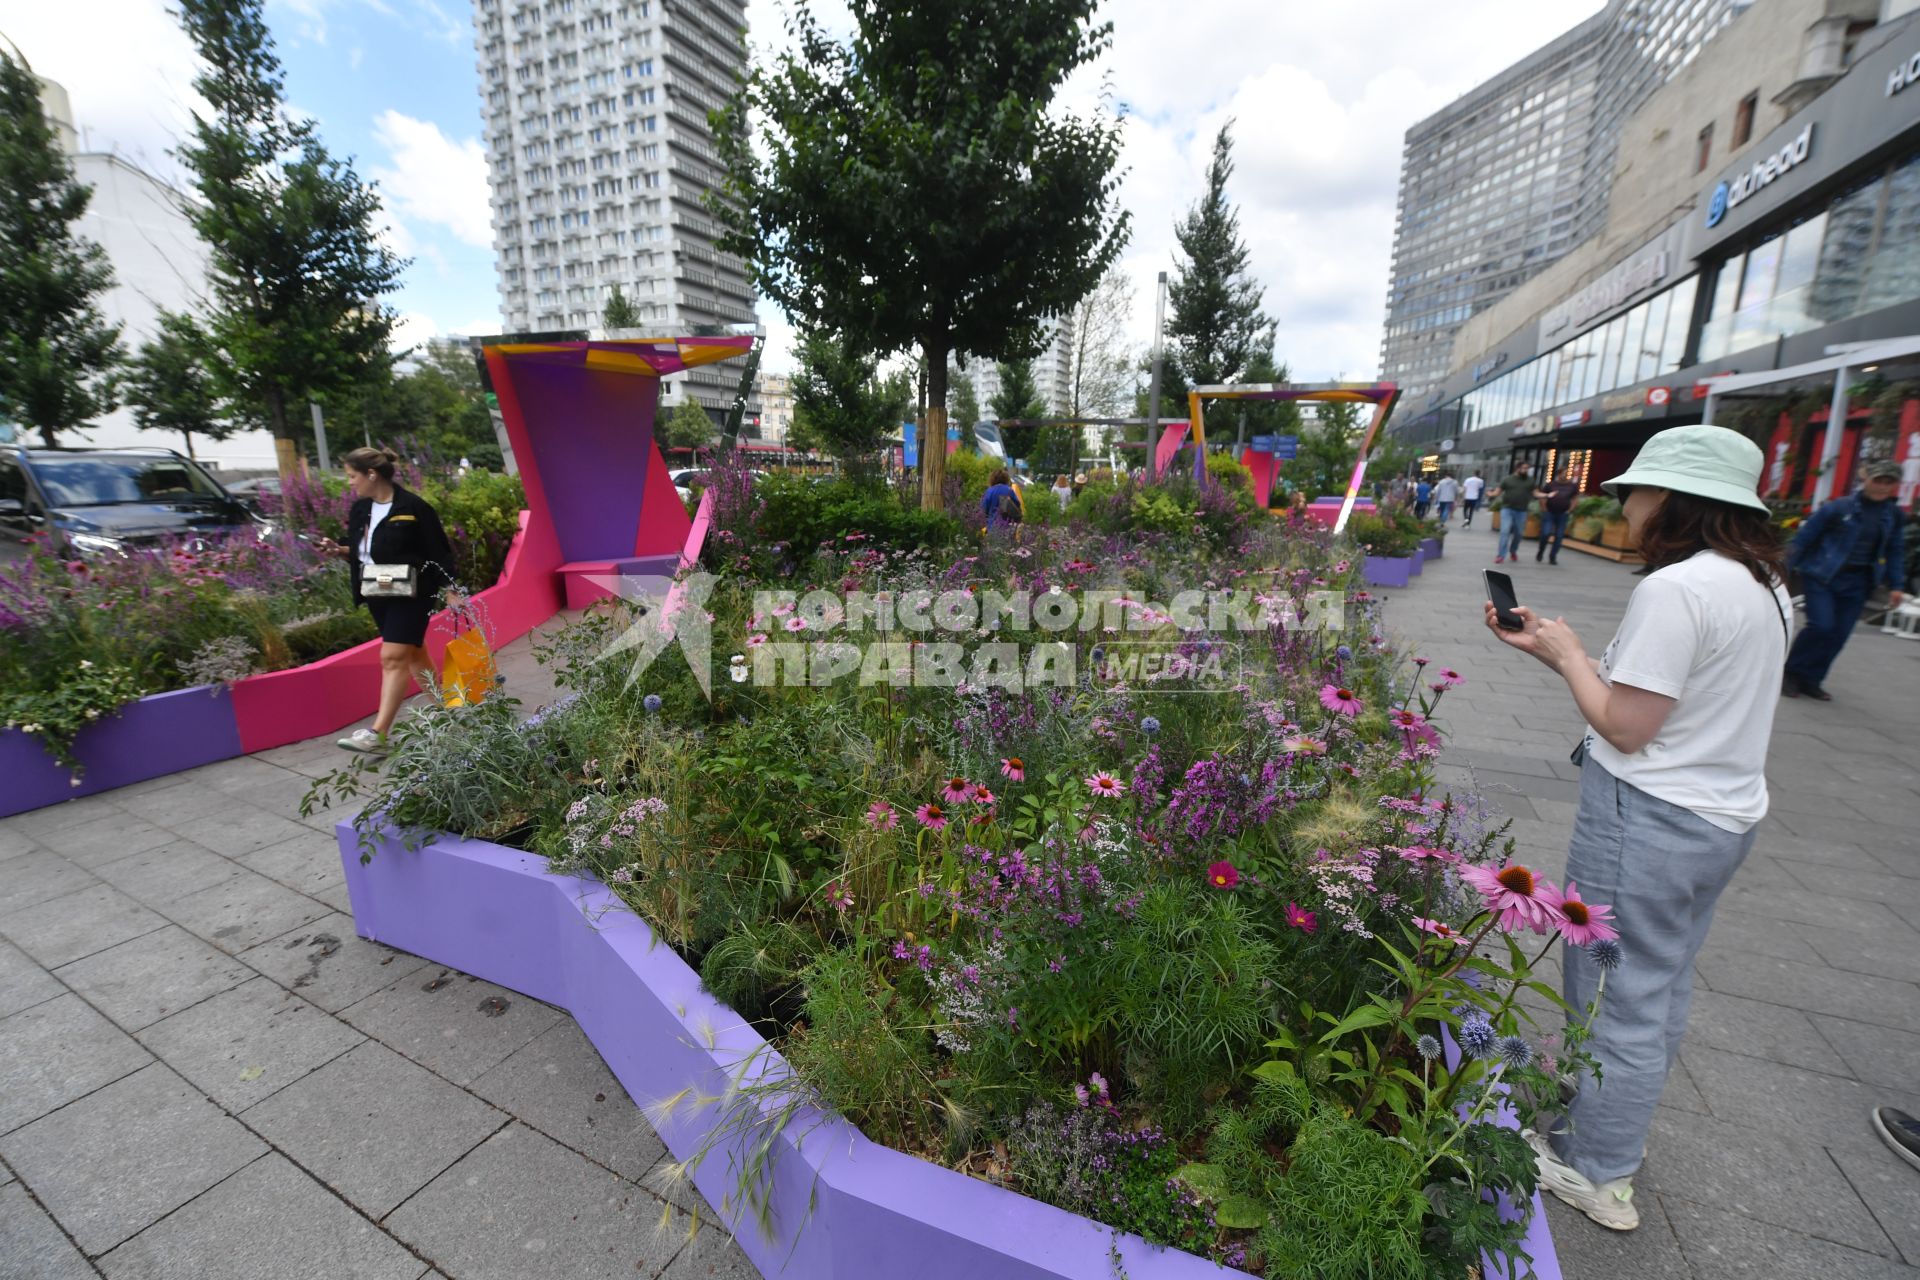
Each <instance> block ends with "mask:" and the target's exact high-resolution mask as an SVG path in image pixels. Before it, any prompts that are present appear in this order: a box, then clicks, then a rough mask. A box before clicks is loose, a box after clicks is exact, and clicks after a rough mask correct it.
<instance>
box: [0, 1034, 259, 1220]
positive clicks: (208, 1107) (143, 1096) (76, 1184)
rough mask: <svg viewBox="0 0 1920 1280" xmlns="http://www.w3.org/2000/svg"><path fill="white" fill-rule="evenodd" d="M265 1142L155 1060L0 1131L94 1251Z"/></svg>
mask: <svg viewBox="0 0 1920 1280" xmlns="http://www.w3.org/2000/svg"><path fill="white" fill-rule="evenodd" d="M266 1150H267V1146H266V1144H265V1143H263V1142H261V1141H260V1139H258V1138H256V1137H254V1136H253V1135H252V1134H250V1133H248V1132H247V1131H246V1129H245V1128H243V1127H242V1126H241V1125H240V1123H239V1122H238V1121H236V1120H234V1119H233V1118H232V1117H231V1116H227V1115H223V1114H221V1112H220V1110H219V1109H218V1108H217V1107H215V1106H214V1105H213V1104H212V1103H210V1102H208V1101H207V1100H206V1099H204V1098H202V1097H201V1096H200V1095H199V1093H197V1092H196V1091H195V1090H194V1089H193V1088H192V1087H191V1086H190V1085H188V1084H187V1083H186V1081H184V1080H182V1079H181V1078H180V1077H179V1076H176V1075H174V1074H173V1073H172V1072H171V1071H169V1070H167V1069H166V1067H165V1066H163V1065H162V1064H160V1063H157V1062H156V1063H154V1064H153V1065H151V1066H148V1067H144V1068H142V1069H141V1070H139V1071H136V1072H135V1073H134V1074H132V1075H130V1076H128V1077H127V1078H126V1079H124V1080H121V1081H118V1082H117V1083H114V1084H110V1085H108V1086H107V1087H106V1088H104V1089H101V1090H100V1091H98V1092H97V1093H93V1094H90V1095H88V1096H87V1097H85V1098H82V1099H80V1101H78V1102H76V1103H74V1104H73V1105H72V1106H69V1107H63V1108H61V1109H60V1110H59V1111H56V1112H54V1113H53V1114H52V1115H50V1116H46V1117H44V1118H42V1119H40V1120H36V1121H34V1122H33V1123H32V1124H30V1125H28V1126H26V1127H25V1128H24V1129H16V1130H14V1131H13V1132H12V1133H10V1134H8V1135H6V1137H5V1138H0V1154H4V1155H5V1156H6V1158H7V1163H9V1164H11V1165H12V1166H13V1167H14V1168H15V1169H17V1170H19V1172H20V1178H21V1181H23V1182H25V1183H26V1184H27V1185H28V1186H30V1187H32V1188H33V1191H34V1194H35V1195H37V1196H39V1197H40V1201H41V1203H42V1204H44V1205H46V1206H47V1209H48V1211H49V1212H50V1213H52V1214H53V1216H54V1217H55V1218H56V1219H58V1220H59V1222H60V1225H61V1226H63V1227H65V1228H66V1229H67V1230H68V1231H70V1232H72V1233H73V1238H74V1240H75V1241H77V1242H78V1243H79V1245H80V1248H81V1249H82V1250H84V1251H85V1252H86V1253H88V1254H89V1255H94V1254H100V1253H104V1252H106V1251H107V1250H108V1249H111V1248H113V1247H114V1246H115V1245H117V1244H119V1243H120V1242H121V1241H122V1240H125V1239H127V1238H128V1237H129V1236H132V1235H135V1234H137V1233H138V1232H140V1231H141V1230H143V1229H144V1228H146V1227H147V1226H148V1225H150V1224H152V1223H154V1222H157V1221H158V1220H159V1219H161V1218H163V1217H165V1216H166V1215H167V1214H169V1213H171V1212H173V1211H174V1210H175V1209H178V1208H179V1207H180V1206H181V1205H183V1204H185V1203H186V1202H187V1201H189V1200H191V1199H193V1198H194V1197H195V1196H197V1195H199V1194H200V1193H201V1192H202V1191H205V1190H206V1189H207V1188H208V1187H211V1186H213V1185H214V1184H215V1183H217V1182H219V1181H221V1180H222V1179H223V1178H225V1177H226V1176H227V1175H228V1174H230V1173H232V1172H233V1171H234V1170H236V1169H238V1168H240V1167H241V1166H243V1165H245V1164H248V1163H250V1162H251V1161H253V1160H256V1159H258V1158H259V1157H260V1156H261V1155H263V1154H265V1152H266Z"/></svg>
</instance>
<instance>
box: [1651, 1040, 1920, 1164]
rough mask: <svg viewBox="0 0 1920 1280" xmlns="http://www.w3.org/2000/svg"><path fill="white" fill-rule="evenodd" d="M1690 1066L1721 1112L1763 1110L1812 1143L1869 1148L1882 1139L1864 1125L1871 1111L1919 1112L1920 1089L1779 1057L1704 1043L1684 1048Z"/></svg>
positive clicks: (1787, 1133) (1776, 1125)
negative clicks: (1885, 1107) (1892, 1108)
mask: <svg viewBox="0 0 1920 1280" xmlns="http://www.w3.org/2000/svg"><path fill="white" fill-rule="evenodd" d="M1680 1056H1681V1057H1682V1058H1683V1059H1684V1060H1685V1061H1686V1064H1687V1071H1688V1073H1689V1074H1690V1075H1692V1076H1693V1080H1694V1083H1695V1084H1696V1085H1698V1086H1699V1087H1700V1094H1701V1096H1702V1097H1704V1098H1705V1099H1706V1100H1707V1106H1709V1107H1711V1108H1712V1109H1713V1113H1714V1114H1715V1115H1717V1116H1728V1117H1737V1116H1743V1115H1753V1114H1756V1113H1758V1114H1762V1115H1765V1116H1767V1117H1768V1119H1767V1125H1768V1127H1769V1128H1770V1129H1771V1130H1773V1131H1774V1132H1775V1133H1777V1134H1779V1135H1780V1136H1782V1137H1785V1138H1791V1139H1797V1140H1799V1141H1801V1142H1803V1143H1805V1144H1806V1145H1808V1146H1810V1147H1811V1146H1826V1147H1832V1148H1840V1147H1856V1148H1858V1147H1866V1146H1875V1145H1878V1144H1879V1142H1880V1139H1879V1137H1878V1136H1877V1135H1875V1134H1874V1133H1873V1131H1872V1130H1871V1129H1869V1128H1868V1127H1867V1125H1866V1121H1865V1117H1866V1114H1867V1112H1868V1111H1869V1110H1871V1109H1872V1108H1873V1107H1874V1106H1875V1105H1877V1104H1880V1103H1888V1104H1891V1105H1893V1106H1896V1107H1899V1108H1901V1109H1902V1110H1904V1111H1907V1112H1909V1113H1912V1114H1920V1092H1916V1091H1913V1090H1911V1089H1908V1090H1900V1089H1890V1088H1887V1087H1885V1086H1881V1085H1865V1084H1862V1083H1860V1082H1859V1081H1858V1080H1854V1079H1852V1078H1851V1077H1848V1076H1832V1075H1827V1074H1824V1073H1821V1072H1816V1071H1807V1070H1804V1069H1802V1068H1800V1067H1789V1066H1785V1065H1782V1064H1781V1063H1778V1062H1767V1061H1764V1060H1762V1059H1759V1058H1749V1057H1745V1056H1743V1055H1741V1054H1737V1053H1725V1052H1722V1051H1721V1050H1719V1049H1709V1048H1706V1047H1705V1046H1703V1045H1692V1044H1689V1045H1686V1046H1684V1047H1683V1048H1682V1049H1681V1050H1680Z"/></svg>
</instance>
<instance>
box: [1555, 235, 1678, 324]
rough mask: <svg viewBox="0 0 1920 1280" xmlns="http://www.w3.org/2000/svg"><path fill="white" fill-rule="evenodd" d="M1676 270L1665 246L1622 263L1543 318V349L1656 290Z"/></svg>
mask: <svg viewBox="0 0 1920 1280" xmlns="http://www.w3.org/2000/svg"><path fill="white" fill-rule="evenodd" d="M1672 266H1673V257H1672V254H1671V253H1670V252H1669V251H1668V248H1667V246H1665V245H1664V244H1663V245H1662V246H1661V247H1659V248H1657V249H1653V250H1651V251H1650V252H1648V253H1644V254H1642V255H1641V256H1639V257H1638V258H1630V259H1628V260H1627V261H1626V262H1623V263H1621V264H1620V265H1619V266H1617V267H1615V268H1614V269H1613V270H1611V271H1609V272H1607V273H1606V274H1605V275H1603V276H1601V277H1600V278H1599V279H1598V280H1595V281H1594V282H1593V283H1592V284H1590V285H1588V286H1587V287H1586V288H1584V289H1582V290H1581V291H1580V292H1578V293H1576V294H1574V295H1573V296H1572V297H1571V298H1568V299H1567V300H1566V301H1565V302H1563V303H1561V304H1560V305H1559V306H1557V307H1555V308H1553V310H1551V311H1548V312H1546V313H1545V314H1543V315H1542V316H1541V317H1540V340H1541V343H1542V345H1543V346H1544V345H1545V344H1547V343H1549V342H1551V341H1552V340H1553V339H1555V338H1558V337H1559V336H1560V335H1561V333H1563V332H1566V331H1568V330H1571V329H1577V328H1579V327H1580V326H1582V325H1584V324H1586V323H1587V321H1589V320H1592V319H1593V318H1594V317H1596V316H1599V315H1604V314H1605V313H1606V312H1608V311H1611V310H1613V309H1614V308H1615V307H1618V306H1619V305H1620V304H1621V303H1623V302H1625V301H1626V300H1627V299H1628V298H1631V297H1632V296H1633V295H1635V294H1636V293H1640V292H1642V291H1643V290H1646V289H1650V288H1652V287H1653V286H1654V285H1656V284H1658V283H1660V281H1662V280H1664V279H1666V278H1667V272H1668V271H1670V270H1671V269H1672Z"/></svg>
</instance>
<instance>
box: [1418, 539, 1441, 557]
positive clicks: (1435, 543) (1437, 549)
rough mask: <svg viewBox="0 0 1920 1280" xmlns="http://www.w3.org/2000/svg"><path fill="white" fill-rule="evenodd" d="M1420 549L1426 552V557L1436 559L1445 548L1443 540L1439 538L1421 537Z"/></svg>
mask: <svg viewBox="0 0 1920 1280" xmlns="http://www.w3.org/2000/svg"><path fill="white" fill-rule="evenodd" d="M1420 550H1421V551H1423V552H1425V553H1426V557H1427V559H1429V560H1438V559H1439V558H1440V555H1441V553H1442V551H1444V550H1445V541H1444V540H1443V539H1440V538H1422V539H1420Z"/></svg>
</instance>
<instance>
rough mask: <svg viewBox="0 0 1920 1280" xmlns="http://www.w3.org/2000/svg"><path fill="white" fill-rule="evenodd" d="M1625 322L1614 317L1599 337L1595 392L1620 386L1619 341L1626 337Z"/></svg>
mask: <svg viewBox="0 0 1920 1280" xmlns="http://www.w3.org/2000/svg"><path fill="white" fill-rule="evenodd" d="M1626 334H1627V322H1626V319H1625V318H1624V317H1622V316H1615V317H1614V318H1613V319H1611V320H1609V321H1608V322H1607V327H1606V328H1605V329H1604V330H1603V331H1602V332H1601V337H1600V378H1599V384H1598V385H1597V386H1596V387H1595V388H1594V389H1595V390H1596V391H1611V390H1613V389H1614V388H1615V387H1617V386H1619V385H1620V340H1621V339H1622V338H1624V337H1626Z"/></svg>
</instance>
